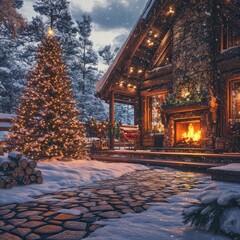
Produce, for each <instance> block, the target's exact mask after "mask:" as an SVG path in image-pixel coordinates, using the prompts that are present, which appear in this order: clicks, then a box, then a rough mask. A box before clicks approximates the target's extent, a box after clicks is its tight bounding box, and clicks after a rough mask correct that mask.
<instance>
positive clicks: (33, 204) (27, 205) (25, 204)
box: [21, 202, 38, 207]
mask: <svg viewBox="0 0 240 240" xmlns="http://www.w3.org/2000/svg"><path fill="white" fill-rule="evenodd" d="M21 205H22V206H26V207H36V206H38V203H36V202H27V203H22V204H21Z"/></svg>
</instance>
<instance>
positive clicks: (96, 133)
mask: <svg viewBox="0 0 240 240" xmlns="http://www.w3.org/2000/svg"><path fill="white" fill-rule="evenodd" d="M86 132H87V136H88V137H97V138H100V140H101V139H107V138H109V136H110V134H113V136H114V137H115V138H118V137H119V134H120V124H119V123H117V122H114V124H113V126H111V124H110V123H109V122H108V121H107V120H106V121H97V120H96V119H94V118H92V119H90V120H88V121H87V122H86Z"/></svg>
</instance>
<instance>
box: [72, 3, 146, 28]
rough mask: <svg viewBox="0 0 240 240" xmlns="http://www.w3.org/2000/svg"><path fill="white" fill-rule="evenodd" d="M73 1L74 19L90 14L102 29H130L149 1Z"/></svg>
mask: <svg viewBox="0 0 240 240" xmlns="http://www.w3.org/2000/svg"><path fill="white" fill-rule="evenodd" d="M84 1H86V3H87V2H90V1H89V0H82V1H78V0H73V1H72V2H71V10H72V13H73V16H74V18H76V19H79V17H81V15H83V14H89V15H90V16H91V18H92V20H93V22H95V23H97V24H98V25H99V26H100V27H101V28H102V29H106V30H107V29H113V28H115V29H118V28H126V29H130V28H132V26H133V25H134V24H135V23H136V21H137V19H138V17H139V16H140V14H141V12H142V10H143V8H144V6H145V4H146V2H147V0H93V1H91V3H88V4H86V5H85V6H83V5H84V4H83V3H84ZM80 2H81V3H80Z"/></svg>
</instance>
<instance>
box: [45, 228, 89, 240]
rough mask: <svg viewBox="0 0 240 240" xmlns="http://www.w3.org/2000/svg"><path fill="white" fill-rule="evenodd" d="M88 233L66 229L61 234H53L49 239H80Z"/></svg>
mask: <svg viewBox="0 0 240 240" xmlns="http://www.w3.org/2000/svg"><path fill="white" fill-rule="evenodd" d="M85 234H86V232H84V231H70V230H66V231H64V232H61V233H59V234H56V235H53V236H51V237H48V238H47V239H54V240H80V239H82V237H83V236H84V235H85Z"/></svg>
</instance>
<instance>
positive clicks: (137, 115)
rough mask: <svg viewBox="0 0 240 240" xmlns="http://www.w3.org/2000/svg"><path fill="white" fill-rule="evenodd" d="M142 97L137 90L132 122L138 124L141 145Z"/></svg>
mask: <svg viewBox="0 0 240 240" xmlns="http://www.w3.org/2000/svg"><path fill="white" fill-rule="evenodd" d="M142 114H143V111H142V98H141V93H140V91H138V93H137V96H136V97H135V101H134V124H135V125H138V127H139V131H140V141H139V144H140V146H142V133H143V131H142V128H143V126H142V117H143V116H142Z"/></svg>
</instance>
